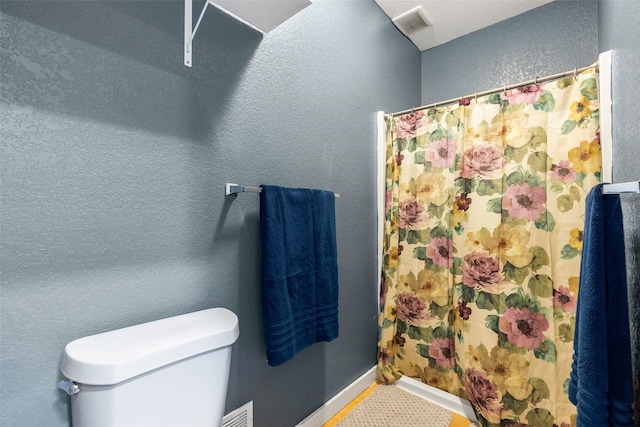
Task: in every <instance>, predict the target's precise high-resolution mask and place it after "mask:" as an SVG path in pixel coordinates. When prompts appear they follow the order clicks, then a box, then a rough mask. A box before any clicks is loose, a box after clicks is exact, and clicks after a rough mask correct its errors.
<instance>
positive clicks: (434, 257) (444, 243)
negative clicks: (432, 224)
mask: <svg viewBox="0 0 640 427" xmlns="http://www.w3.org/2000/svg"><path fill="white" fill-rule="evenodd" d="M452 250H453V248H452V242H451V240H449V239H447V238H446V237H434V238H433V239H431V242H429V246H427V257H429V258H430V259H431V261H433V263H434V264H435V265H437V266H438V267H447V268H449V267H451V265H452V264H453V253H452Z"/></svg>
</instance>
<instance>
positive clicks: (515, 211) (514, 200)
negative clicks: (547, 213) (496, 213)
mask: <svg viewBox="0 0 640 427" xmlns="http://www.w3.org/2000/svg"><path fill="white" fill-rule="evenodd" d="M546 202H547V193H546V192H545V191H544V189H542V187H531V186H530V185H529V183H527V182H525V183H524V184H522V185H518V184H514V185H510V186H509V187H508V188H507V190H506V191H505V192H504V196H503V197H502V208H503V209H506V210H507V211H509V215H510V216H511V217H513V218H516V219H523V218H526V219H528V220H529V221H535V220H537V219H538V218H540V215H542V212H544V209H545V207H544V204H545V203H546Z"/></svg>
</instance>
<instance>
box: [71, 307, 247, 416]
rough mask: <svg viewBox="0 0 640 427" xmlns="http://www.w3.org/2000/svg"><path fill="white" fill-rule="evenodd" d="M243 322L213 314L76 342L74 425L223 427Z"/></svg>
mask: <svg viewBox="0 0 640 427" xmlns="http://www.w3.org/2000/svg"><path fill="white" fill-rule="evenodd" d="M238 335H239V328H238V318H237V317H236V315H235V314H234V313H232V312H231V311H229V310H227V309H224V308H212V309H208V310H202V311H197V312H194V313H188V314H183V315H180V316H176V317H171V318H168V319H162V320H157V321H154V322H149V323H143V324H141V325H136V326H131V327H128V328H124V329H118V330H115V331H110V332H105V333H102V334H98V335H92V336H88V337H85V338H80V339H78V340H75V341H72V342H70V343H69V344H67V346H66V347H65V350H64V356H63V359H62V367H61V370H62V373H63V374H64V376H65V377H67V378H68V379H69V380H70V381H68V382H65V381H61V382H60V383H61V384H60V388H63V389H65V390H66V391H67V393H69V394H71V416H72V425H73V427H178V426H180V427H182V426H184V427H214V426H215V427H219V426H220V425H221V424H222V417H223V415H224V408H225V400H226V396H227V384H228V380H229V367H230V364H231V345H232V344H233V343H234V342H235V341H236V339H237V338H238Z"/></svg>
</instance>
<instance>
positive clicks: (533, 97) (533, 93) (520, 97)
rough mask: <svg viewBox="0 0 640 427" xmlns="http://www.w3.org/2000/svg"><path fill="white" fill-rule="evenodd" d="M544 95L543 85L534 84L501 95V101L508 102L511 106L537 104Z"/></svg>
mask: <svg viewBox="0 0 640 427" xmlns="http://www.w3.org/2000/svg"><path fill="white" fill-rule="evenodd" d="M540 95H542V87H541V85H538V84H534V85H529V86H522V87H519V88H515V89H511V90H508V91H506V92H502V93H501V94H500V99H502V100H508V101H509V104H512V105H513V104H522V103H523V102H526V103H527V104H535V103H536V102H537V101H538V98H540Z"/></svg>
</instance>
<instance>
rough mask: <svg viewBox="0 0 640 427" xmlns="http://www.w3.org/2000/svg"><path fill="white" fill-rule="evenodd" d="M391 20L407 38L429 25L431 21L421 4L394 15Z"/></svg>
mask: <svg viewBox="0 0 640 427" xmlns="http://www.w3.org/2000/svg"><path fill="white" fill-rule="evenodd" d="M391 21H392V22H393V23H394V24H395V26H396V27H398V29H399V30H400V31H401V32H402V34H404V35H405V36H407V37H409V38H411V36H413V35H415V33H416V32H418V31H421V30H424V29H425V28H427V27H430V26H431V23H430V22H429V20H428V19H427V17H426V16H425V15H424V12H423V11H422V6H417V7H414V8H413V9H411V10H410V11H408V12H405V13H403V14H401V15H398V16H396V17H395V18H393V19H392V20H391Z"/></svg>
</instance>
